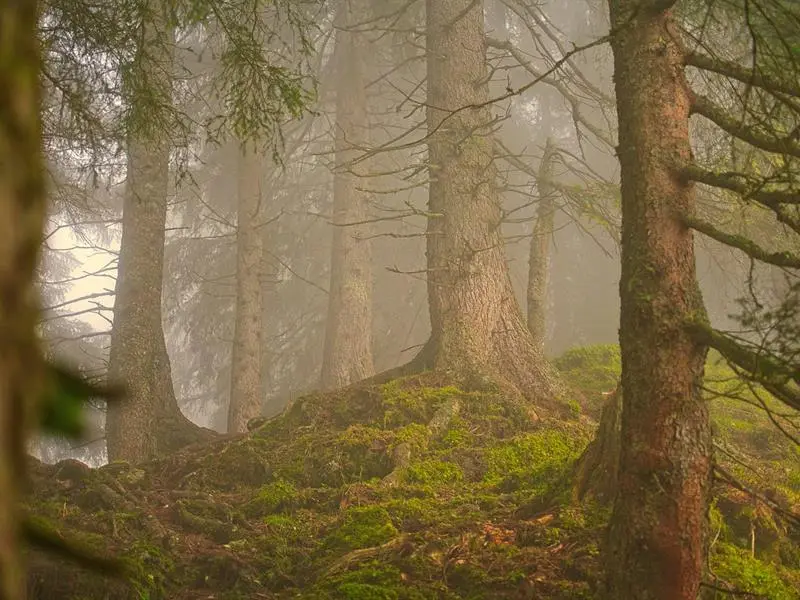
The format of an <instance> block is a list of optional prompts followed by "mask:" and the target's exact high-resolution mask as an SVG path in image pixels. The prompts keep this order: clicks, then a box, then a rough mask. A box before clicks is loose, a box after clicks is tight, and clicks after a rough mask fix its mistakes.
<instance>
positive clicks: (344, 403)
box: [29, 348, 800, 600]
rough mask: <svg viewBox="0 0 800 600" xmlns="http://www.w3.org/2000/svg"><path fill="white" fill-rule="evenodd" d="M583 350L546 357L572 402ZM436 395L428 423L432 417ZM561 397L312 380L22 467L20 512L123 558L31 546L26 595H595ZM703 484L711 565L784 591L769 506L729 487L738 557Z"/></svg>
mask: <svg viewBox="0 0 800 600" xmlns="http://www.w3.org/2000/svg"><path fill="white" fill-rule="evenodd" d="M587 352H588V355H587V356H588V357H589V359H591V360H590V363H591V364H590V365H589V367H588V369H589V371H591V372H592V373H593V374H592V375H587V376H586V377H585V378H584V379H582V380H581V379H580V378H579V377H577V375H578V373H577V372H576V370H581V369H583V368H584V366H585V365H586V364H587V363H586V362H585V360H586V356H584V357H583V358H582V359H581V360H584V362H581V361H580V360H576V358H575V355H574V353H573V355H572V356H571V357H570V356H569V355H568V356H567V357H566V358H565V360H564V361H560V362H559V366H560V367H561V368H562V369H564V372H565V373H566V374H567V377H568V379H570V378H574V380H575V383H576V386H577V387H578V388H580V389H581V390H582V391H583V392H584V396H585V398H582V402H585V403H591V402H596V403H599V402H600V401H601V396H600V394H599V392H600V391H607V390H608V389H612V388H613V386H614V383H615V381H616V375H615V374H614V368H615V367H614V366H613V365H612V366H609V365H608V363H609V361H611V362H612V363H613V361H614V360H616V361H617V362H616V364H617V365H618V353H617V355H616V359H615V358H614V350H613V348H612V349H608V348H606V349H605V350H603V351H602V352H600V353H599V355H598V356H596V357H594V358H593V359H592V356H593V354H592V353H593V352H594V351H593V350H592V349H588V350H587ZM584 354H586V353H584ZM567 359H569V360H567ZM616 368H617V369H618V367H616ZM605 371H607V373H605V375H607V377H606V379H607V381H606V380H603V381H602V382H601V383H598V381H596V380H597V379H599V378H600V375H602V372H605ZM616 372H617V373H618V370H617V371H616ZM587 383H588V384H591V385H585V384H587ZM592 393H595V394H596V397H595V398H593V397H592ZM454 406H457V407H458V410H454V409H453V407H454ZM445 409H446V412H445V413H444V414H447V415H448V418H447V420H446V424H445V427H444V428H443V429H442V428H440V427H438V426H436V427H433V426H432V423H434V422H436V419H437V416H441V414H443V411H445ZM575 412H576V418H575V419H574V420H539V419H538V418H537V417H536V415H535V414H534V413H533V412H531V411H529V410H528V409H527V407H526V406H525V405H524V404H522V403H521V402H520V401H519V400H517V399H508V398H506V397H504V396H502V395H501V394H500V393H498V392H494V391H492V390H488V391H487V390H486V389H483V390H481V391H474V390H463V389H459V388H457V387H454V386H452V385H449V382H448V381H447V380H446V379H444V378H443V376H441V375H439V374H433V373H430V374H424V375H421V376H416V377H410V378H405V379H400V380H395V381H392V382H390V383H388V384H385V385H377V386H363V387H355V388H351V389H348V390H345V391H341V392H336V393H333V394H325V395H322V394H320V395H312V396H309V397H306V398H303V399H301V400H299V401H298V402H297V403H295V404H294V405H293V406H292V407H291V408H290V409H289V410H288V411H287V412H286V413H285V414H284V415H283V416H281V417H279V418H277V419H274V420H272V421H269V422H267V423H266V424H264V425H263V426H261V427H259V428H258V429H256V430H255V431H253V432H252V433H250V434H248V435H246V436H241V437H237V438H233V439H227V440H222V441H219V442H215V443H212V444H209V445H206V446H202V447H195V448H190V449H186V450H185V451H182V452H180V453H178V454H175V455H172V456H169V457H166V458H164V459H162V460H159V461H156V462H153V463H150V464H147V465H144V466H142V467H141V468H132V467H130V466H128V465H125V464H122V463H120V464H112V465H108V466H106V467H103V468H101V469H97V470H89V469H84V468H81V467H80V466H76V465H72V464H69V463H62V464H60V465H56V466H53V467H47V466H44V465H40V464H39V465H34V468H33V471H34V475H35V476H34V482H35V489H34V494H33V495H32V496H31V498H30V501H29V504H30V510H31V513H32V514H35V515H37V518H38V519H41V520H43V522H45V523H48V524H49V525H48V526H49V527H52V529H53V531H56V532H58V534H59V535H61V536H63V537H65V538H67V539H70V540H77V541H79V542H80V543H81V544H82V545H84V546H86V547H87V548H89V549H91V550H92V551H94V552H97V553H100V554H102V555H104V556H107V555H109V554H114V555H117V556H120V557H122V558H123V560H125V562H126V564H128V565H129V571H130V572H131V574H132V576H133V582H132V583H124V582H119V581H115V580H111V579H104V578H102V577H100V576H97V575H95V574H92V573H89V572H84V571H81V570H79V569H77V568H76V567H74V566H72V565H67V564H65V563H63V562H61V561H58V560H55V559H51V558H49V557H45V556H44V555H40V554H38V553H34V554H33V555H32V569H31V591H32V594H31V597H32V598H42V599H44V598H64V599H65V600H69V599H74V600H78V599H81V600H90V599H95V598H97V599H99V598H120V599H124V598H137V599H138V598H147V599H156V598H170V599H185V600H188V599H200V598H212V597H213V598H216V599H223V600H224V599H228V600H234V599H245V598H247V599H250V598H274V599H283V598H308V599H319V600H322V599H344V600H348V599H349V600H373V599H375V600H406V599H408V600H417V599H434V598H435V599H439V598H441V599H445V600H450V599H452V600H457V599H470V600H478V599H483V598H486V599H489V598H492V599H495V598H497V599H503V598H508V599H511V598H514V599H518V598H520V599H521V598H540V599H565V600H566V599H570V598H572V599H575V598H594V597H596V590H597V585H598V582H599V580H600V556H599V555H600V547H601V538H602V531H603V527H604V525H605V522H606V520H607V516H608V515H607V513H608V511H607V510H606V509H604V508H600V507H596V506H592V505H584V506H577V505H575V504H574V503H573V502H572V501H571V493H570V492H571V476H572V468H573V464H574V461H575V459H576V458H577V457H578V456H579V455H580V454H581V452H582V451H583V449H584V448H585V446H586V444H587V443H588V442H589V440H590V439H591V436H592V434H593V428H592V425H591V423H590V422H589V421H588V420H587V419H586V418H583V417H580V418H579V415H578V413H579V412H580V411H579V410H578V409H577V408H576V411H575ZM743 418H744V417H743ZM432 420H433V421H432ZM748 439H749V438H748ZM737 443H738V442H737ZM400 450H403V452H402V453H400V452H399V451H400ZM399 453H400V454H403V455H404V456H406V457H407V458H408V460H407V461H405V462H403V464H402V465H401V466H400V467H399V468H398V464H397V456H398V454H399ZM770 460H772V459H770ZM774 460H775V461H776V464H779V465H781V468H784V466H785V461H784V460H783V458H782V457H780V456H778V457H776V458H775V459H774ZM787 485H790V484H787ZM790 487H791V486H790ZM720 498H721V499H722V500H724V501H723V502H722V503H721V504H719V505H718V507H717V508H716V509H715V510H716V511H717V512H716V513H714V514H717V515H718V516H719V519H718V520H717V524H718V525H719V527H718V529H719V535H718V536H717V540H716V541H715V546H714V548H715V554H714V556H715V559H714V560H715V561H717V562H715V563H714V566H715V570H716V573H717V575H718V576H719V578H720V580H724V581H733V580H735V579H736V577H738V579H736V581H733V582H734V583H737V582H738V584H740V585H741V586H742V587H745V586H747V585H749V586H751V588H753V589H754V590H756V591H760V590H766V589H769V590H772V589H775V590H779V592H777V593H791V590H792V587H791V586H792V582H793V578H795V577H796V576H797V573H798V572H797V571H796V570H795V569H796V568H797V567H798V566H800V565H796V564H794V563H793V562H792V561H794V560H796V558H797V555H798V553H797V551H796V548H797V547H796V546H793V545H792V544H790V543H788V542H787V541H786V540H787V539H789V533H788V532H787V531H785V523H784V522H783V521H775V519H773V518H772V513H770V512H768V511H767V512H764V511H763V510H761V509H759V508H758V507H757V506H755V505H753V503H752V502H749V503H748V501H747V500H746V499H744V500H742V499H741V498H740V500H741V502H740V504H739V505H737V506H736V507H735V511H734V512H735V514H740V513H742V514H744V512H746V511H747V510H748V508H747V507H750V508H751V509H752V510H753V513H752V514H753V519H756V518H758V519H761V520H762V521H763V522H764V523H766V522H767V520H769V519H772V520H771V521H770V523H771V524H770V525H769V526H770V527H772V526H773V525H774V528H773V529H774V530H775V531H778V530H780V535H775V536H773V538H774V540H773V541H772V542H769V543H768V540H767V536H766V534H765V533H763V532H762V530H761V529H759V530H758V539H759V542H758V544H761V545H759V547H758V549H757V552H756V556H755V557H754V556H752V553H748V551H747V548H749V546H748V545H747V544H748V543H749V538H748V539H745V540H744V541H743V540H742V539H740V538H741V535H742V534H741V530H742V527H741V526H740V524H738V523H737V522H736V521H735V518H731V513H730V507H729V506H728V505H726V504H725V501H728V500H730V501H732V499H734V498H735V496H734V495H722V496H720ZM754 506H755V508H753V507H754ZM759 510H761V512H759ZM736 511H738V512H736ZM762 513H763V514H762ZM723 515H724V516H723ZM756 515H757V516H756ZM764 515H768V516H769V519H767V517H766V516H764ZM759 522H761V521H759ZM766 527H767V526H766V525H764V526H763V529H764V531H766ZM781 528H783V529H781ZM716 531H717V530H715V532H716ZM747 531H748V532H749V529H747ZM737 536H738V537H737ZM770 539H772V538H770ZM762 542H763V543H762ZM762 545H763V548H762ZM792 548H794V550H792ZM740 551H742V552H744V554H742V553H741V552H740ZM793 553H794V554H793ZM743 565H744V566H743ZM734 576H736V577H734ZM745 579H746V580H745ZM758 586H761V587H758ZM764 586H772V587H764ZM776 586H784V587H776ZM780 590H783V591H780ZM785 590H790V591H789V592H785ZM770 593H771V592H770ZM775 597H776V598H784V597H785V598H796V597H797V596H792V595H789V596H775Z"/></svg>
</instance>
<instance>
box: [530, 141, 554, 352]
mask: <svg viewBox="0 0 800 600" xmlns="http://www.w3.org/2000/svg"><path fill="white" fill-rule="evenodd" d="M556 156H557V153H556V148H555V146H554V145H553V140H552V139H551V138H547V143H546V144H545V147H544V155H543V156H542V162H541V164H540V165H539V176H538V178H537V179H538V181H537V182H536V186H537V188H538V189H539V206H538V207H537V210H536V223H535V224H534V226H533V237H532V238H531V250H530V257H529V259H528V329H529V330H530V332H531V335H532V336H533V343H534V344H536V346H537V348H538V350H539V351H540V352H542V353H543V352H544V342H545V338H546V337H547V293H548V285H549V283H548V282H549V277H550V240H551V238H552V237H553V226H554V221H555V202H554V200H555V199H554V195H555V188H554V187H553V184H552V183H551V181H552V179H553V166H554V162H555V158H556Z"/></svg>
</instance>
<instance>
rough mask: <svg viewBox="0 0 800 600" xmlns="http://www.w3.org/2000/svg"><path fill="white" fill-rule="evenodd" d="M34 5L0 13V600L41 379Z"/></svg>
mask: <svg viewBox="0 0 800 600" xmlns="http://www.w3.org/2000/svg"><path fill="white" fill-rule="evenodd" d="M38 16H39V15H38V11H37V3H36V2H33V1H28V2H24V1H17V2H3V3H2V5H0V32H2V33H0V598H2V599H3V600H21V599H22V598H24V596H25V577H24V573H23V564H22V552H21V549H20V547H19V535H20V530H19V526H20V523H21V522H22V514H21V511H20V506H19V502H18V501H19V492H20V486H21V485H22V483H23V477H24V474H25V473H24V466H25V462H26V453H27V446H26V443H27V438H28V435H29V434H30V433H31V431H32V429H33V425H34V423H33V417H34V415H35V414H36V402H37V398H38V397H39V395H40V390H41V387H40V386H41V385H42V380H43V372H42V366H43V365H42V363H41V354H40V352H39V347H38V344H37V334H36V326H37V322H38V311H37V308H38V307H37V306H36V303H35V300H34V299H35V298H36V291H35V289H34V284H33V280H34V273H35V270H36V265H37V262H38V258H39V248H40V246H41V242H42V229H43V226H44V216H45V196H44V186H43V182H42V173H43V172H44V165H43V164H42V160H41V143H42V138H41V126H40V117H39V107H40V104H39V86H40V81H39V41H38V38H37V18H38Z"/></svg>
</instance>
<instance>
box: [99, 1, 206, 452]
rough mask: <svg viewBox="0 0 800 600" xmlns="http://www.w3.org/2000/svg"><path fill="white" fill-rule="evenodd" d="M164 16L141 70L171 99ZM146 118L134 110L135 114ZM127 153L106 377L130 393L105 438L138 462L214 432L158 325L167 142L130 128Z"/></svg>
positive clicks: (115, 410)
mask: <svg viewBox="0 0 800 600" xmlns="http://www.w3.org/2000/svg"><path fill="white" fill-rule="evenodd" d="M164 22H165V20H164V19H162V18H158V17H156V18H153V20H151V21H147V22H146V23H145V24H144V35H143V47H145V48H147V49H148V50H147V52H146V53H143V54H142V65H141V67H140V68H142V69H143V70H149V78H148V79H149V83H150V84H151V85H154V86H157V87H159V88H160V89H159V90H158V93H159V95H163V96H165V97H169V96H170V94H171V89H170V81H169V79H168V75H167V73H169V72H170V67H171V60H172V55H171V51H169V47H170V40H169V39H168V38H169V34H168V32H167V29H166V27H165V26H164V25H163V23H164ZM134 102H135V99H134ZM133 111H134V113H135V112H136V107H135V106H134V107H133ZM145 118H146V117H145V116H144V115H136V114H134V119H137V120H138V119H145ZM143 131H144V130H143ZM127 156H128V173H127V181H126V183H125V198H124V202H123V219H122V241H121V243H120V252H119V268H118V271H117V283H116V290H115V300H114V326H113V329H112V332H111V350H110V354H109V365H108V370H109V377H110V378H111V379H113V380H117V381H121V382H123V383H124V384H125V386H126V391H127V394H126V398H125V400H124V401H121V402H115V403H113V404H109V406H108V409H107V412H106V442H107V447H108V458H109V460H126V461H129V462H141V461H145V460H148V459H150V458H153V457H155V456H156V455H158V454H161V453H164V452H170V451H172V450H175V449H176V448H177V447H180V446H181V445H185V444H186V443H191V442H194V441H200V440H203V439H208V438H209V437H210V436H211V435H213V433H212V432H210V431H209V430H205V429H202V428H199V427H196V426H195V425H193V424H192V423H191V422H190V421H189V420H188V419H186V417H184V416H183V414H182V413H181V411H180V408H179V407H178V404H177V401H176V399H175V390H174V387H173V384H172V371H171V367H170V363H169V356H168V354H167V349H166V344H165V342H164V328H163V326H162V323H161V289H162V281H163V277H164V228H165V224H166V218H167V188H168V180H169V142H168V140H167V139H166V138H165V136H158V135H146V134H144V133H143V132H140V131H137V132H131V133H129V135H128V148H127Z"/></svg>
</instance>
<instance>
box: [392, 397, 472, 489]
mask: <svg viewBox="0 0 800 600" xmlns="http://www.w3.org/2000/svg"><path fill="white" fill-rule="evenodd" d="M459 410H461V403H460V402H459V401H458V399H457V398H450V399H449V400H448V401H447V402H445V403H444V404H443V405H442V406H441V407H440V408H439V410H437V411H436V412H435V413H434V415H433V417H432V418H431V420H430V421H429V422H428V435H427V437H426V438H425V439H426V441H431V440H436V439H438V438H439V437H441V436H442V434H444V432H445V431H447V428H448V427H449V426H450V422H451V421H452V420H453V418H455V417H456V415H458V412H459ZM412 456H413V452H412V449H411V444H409V443H408V442H401V443H400V444H398V445H397V446H395V447H394V450H392V465H393V466H394V468H393V469H392V472H391V473H389V474H388V475H386V477H384V478H383V479H382V480H381V485H382V486H385V487H394V486H396V485H398V484H399V483H400V478H401V477H402V475H403V471H404V470H405V469H406V467H408V465H409V464H411V458H412Z"/></svg>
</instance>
